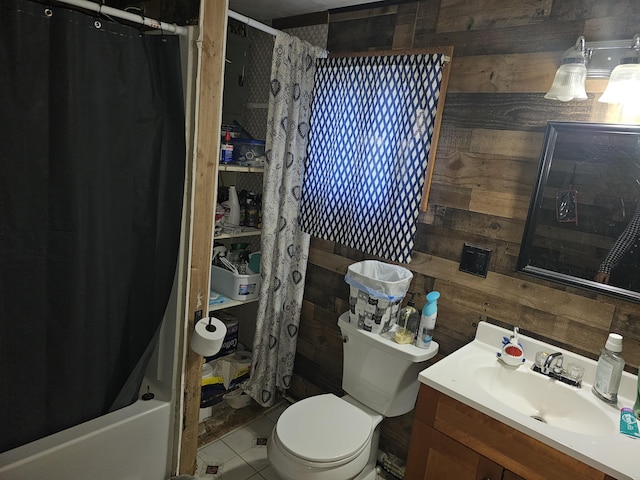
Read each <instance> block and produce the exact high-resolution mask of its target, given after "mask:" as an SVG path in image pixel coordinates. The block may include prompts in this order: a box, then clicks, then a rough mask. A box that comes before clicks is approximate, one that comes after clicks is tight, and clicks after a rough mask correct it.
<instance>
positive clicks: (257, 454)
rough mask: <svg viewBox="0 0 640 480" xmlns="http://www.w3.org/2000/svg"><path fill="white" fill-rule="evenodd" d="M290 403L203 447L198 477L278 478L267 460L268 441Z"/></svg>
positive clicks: (217, 479) (232, 479)
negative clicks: (276, 423)
mask: <svg viewBox="0 0 640 480" xmlns="http://www.w3.org/2000/svg"><path fill="white" fill-rule="evenodd" d="M287 406H288V404H287V403H286V402H285V403H283V404H282V405H280V406H278V407H276V408H274V409H272V410H270V411H269V412H267V413H266V414H264V415H262V416H260V417H259V418H257V419H256V420H253V421H251V422H250V423H248V424H246V425H244V426H242V427H240V428H238V429H236V430H234V431H231V432H229V433H227V434H225V435H223V436H221V437H220V438H219V439H217V440H214V441H213V442H211V443H209V444H208V445H204V446H202V447H200V448H199V449H198V471H197V472H196V477H197V478H198V479H199V480H200V479H201V480H205V479H214V480H263V479H264V480H279V478H278V476H277V475H276V474H275V472H274V471H273V470H272V468H271V466H270V465H269V462H268V460H267V442H268V441H269V438H270V437H271V431H272V430H273V427H274V425H275V422H276V421H277V419H278V417H279V416H280V414H281V413H282V412H283V411H284V409H285V408H286V407H287Z"/></svg>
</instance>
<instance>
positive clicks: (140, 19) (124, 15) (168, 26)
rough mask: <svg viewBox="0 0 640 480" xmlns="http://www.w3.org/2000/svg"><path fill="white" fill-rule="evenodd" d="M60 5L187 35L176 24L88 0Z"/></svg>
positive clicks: (78, 0)
mask: <svg viewBox="0 0 640 480" xmlns="http://www.w3.org/2000/svg"><path fill="white" fill-rule="evenodd" d="M57 1H58V2H60V3H65V4H67V5H73V6H75V7H80V8H84V9H86V10H92V11H94V12H97V13H104V14H105V15H108V16H110V17H116V18H120V19H123V20H128V21H130V22H134V23H140V24H142V25H146V26H147V27H151V28H155V29H158V30H161V31H163V32H167V33H175V34H176V35H187V28H186V27H180V26H178V25H176V24H175V23H165V22H160V21H158V20H154V19H153V18H148V17H145V16H144V15H142V14H139V13H129V12H126V11H124V10H118V9H117V8H112V7H108V6H106V5H100V4H99V3H94V2H89V1H87V0H57Z"/></svg>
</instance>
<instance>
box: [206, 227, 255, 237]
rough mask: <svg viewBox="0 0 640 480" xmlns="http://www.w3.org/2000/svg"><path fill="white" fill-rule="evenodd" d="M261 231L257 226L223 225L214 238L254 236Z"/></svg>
mask: <svg viewBox="0 0 640 480" xmlns="http://www.w3.org/2000/svg"><path fill="white" fill-rule="evenodd" d="M261 233H262V230H261V229H259V228H253V227H244V226H243V227H235V226H233V227H229V226H223V227H222V229H221V230H220V233H216V234H215V235H214V238H215V239H216V240H223V239H225V238H239V237H254V236H257V235H260V234H261Z"/></svg>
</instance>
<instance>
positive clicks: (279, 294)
mask: <svg viewBox="0 0 640 480" xmlns="http://www.w3.org/2000/svg"><path fill="white" fill-rule="evenodd" d="M324 56H326V51H325V50H323V49H321V48H320V47H315V46H313V45H311V44H310V43H308V42H304V41H302V40H300V39H299V38H297V37H293V36H290V35H288V34H286V33H283V32H279V33H278V35H277V36H276V41H275V45H274V48H273V60H272V64H271V85H270V86H271V93H270V95H269V113H268V117H267V138H266V149H267V151H266V154H267V164H266V165H265V172H264V182H263V202H262V207H263V210H262V237H261V238H262V240H261V246H260V248H261V252H262V262H261V266H260V272H261V274H262V287H261V297H260V302H259V304H258V315H257V319H256V333H255V337H254V342H253V362H252V370H251V379H250V381H249V385H248V386H247V391H248V393H249V394H250V395H251V397H253V398H254V399H255V400H256V401H257V402H258V403H260V404H261V405H262V406H265V407H266V406H270V405H271V404H272V403H273V401H274V399H275V396H276V395H275V394H276V389H278V388H280V389H287V388H289V386H290V382H291V376H292V373H293V361H294V358H295V355H296V344H297V340H298V325H299V323H300V311H301V309H302V297H303V293H304V280H305V275H306V271H307V257H308V254H309V235H307V234H306V233H304V232H302V231H301V230H300V228H299V222H298V210H299V203H300V190H301V189H302V178H303V172H304V162H305V158H306V154H307V145H308V143H309V121H310V119H311V101H312V91H313V85H314V76H315V64H316V58H318V57H324Z"/></svg>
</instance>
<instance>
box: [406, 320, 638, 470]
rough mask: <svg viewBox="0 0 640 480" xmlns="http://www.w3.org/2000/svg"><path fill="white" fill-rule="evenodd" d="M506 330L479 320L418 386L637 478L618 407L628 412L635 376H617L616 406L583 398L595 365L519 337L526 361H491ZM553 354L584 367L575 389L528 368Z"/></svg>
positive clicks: (633, 446)
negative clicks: (539, 354) (469, 337)
mask: <svg viewBox="0 0 640 480" xmlns="http://www.w3.org/2000/svg"><path fill="white" fill-rule="evenodd" d="M510 334H511V332H509V331H507V330H505V329H502V328H500V327H496V326H495V325H490V324H488V323H486V322H480V323H479V325H478V330H477V332H476V338H475V339H474V340H473V341H472V342H471V343H469V344H467V345H465V346H464V347H462V348H461V349H459V350H457V351H455V352H453V353H452V354H450V355H448V356H447V357H445V358H444V359H442V360H440V361H439V362H438V363H436V364H434V365H432V366H430V367H429V368H427V369H426V370H423V371H422V372H421V373H420V375H419V376H418V378H419V380H420V381H421V382H422V383H424V384H426V385H428V386H430V387H433V388H434V389H436V390H438V391H440V392H442V393H444V394H446V395H449V396H450V397H452V398H455V399H456V400H459V401H460V402H462V403H465V404H466V405H469V406H471V407H473V408H475V409H477V410H479V411H481V412H483V413H485V414H486V415H489V416H490V417H492V418H495V419H496V420H499V421H501V422H503V423H506V424H507V425H509V426H511V427H513V428H515V429H517V430H520V431H521V432H523V433H526V434H527V435H530V436H532V437H534V438H536V439H538V440H540V441H542V442H544V443H546V444H547V445H549V446H551V447H553V448H556V449H558V450H560V451H562V452H564V453H567V454H569V455H571V456H573V457H575V458H577V459H579V460H580V461H582V462H584V463H587V464H588V465H591V466H593V467H595V468H597V469H599V470H601V471H603V472H605V473H607V474H609V475H611V476H613V477H614V478H618V479H636V480H637V479H638V478H640V477H639V476H638V472H640V466H639V465H638V461H637V458H636V457H637V454H638V448H639V447H640V440H635V439H632V438H629V437H627V436H625V435H622V434H621V433H619V421H620V420H619V419H620V417H619V416H620V408H622V407H631V406H633V403H634V400H635V388H636V382H637V377H636V376H634V375H631V374H629V373H628V372H624V373H623V377H622V381H621V384H620V389H619V391H618V404H617V405H609V404H606V403H605V402H603V401H602V400H599V399H598V398H596V397H595V395H594V394H593V393H592V392H591V387H592V384H593V379H594V378H595V367H596V362H595V361H593V360H591V359H589V358H586V357H582V356H580V355H576V354H574V353H572V352H567V351H565V350H562V349H560V348H557V347H555V346H553V345H549V344H546V343H544V342H540V341H538V340H535V339H532V338H529V337H526V336H524V335H520V338H519V340H520V343H521V345H522V347H523V350H524V356H525V358H526V362H524V363H523V364H522V365H520V366H519V367H517V368H516V367H509V366H505V365H504V364H503V363H502V362H501V361H499V360H498V359H497V357H496V353H497V352H498V351H500V350H501V348H502V339H503V337H504V336H509V335H510ZM538 351H545V352H548V353H553V352H560V353H562V354H563V356H564V364H565V365H567V364H568V363H575V364H577V365H580V366H582V367H583V368H584V372H585V373H584V377H583V381H582V388H577V387H573V386H570V385H567V384H565V383H562V382H560V381H558V380H555V379H553V378H549V377H547V376H545V375H542V374H541V373H538V372H534V371H533V370H531V366H532V360H533V359H534V358H535V355H536V352H538Z"/></svg>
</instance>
